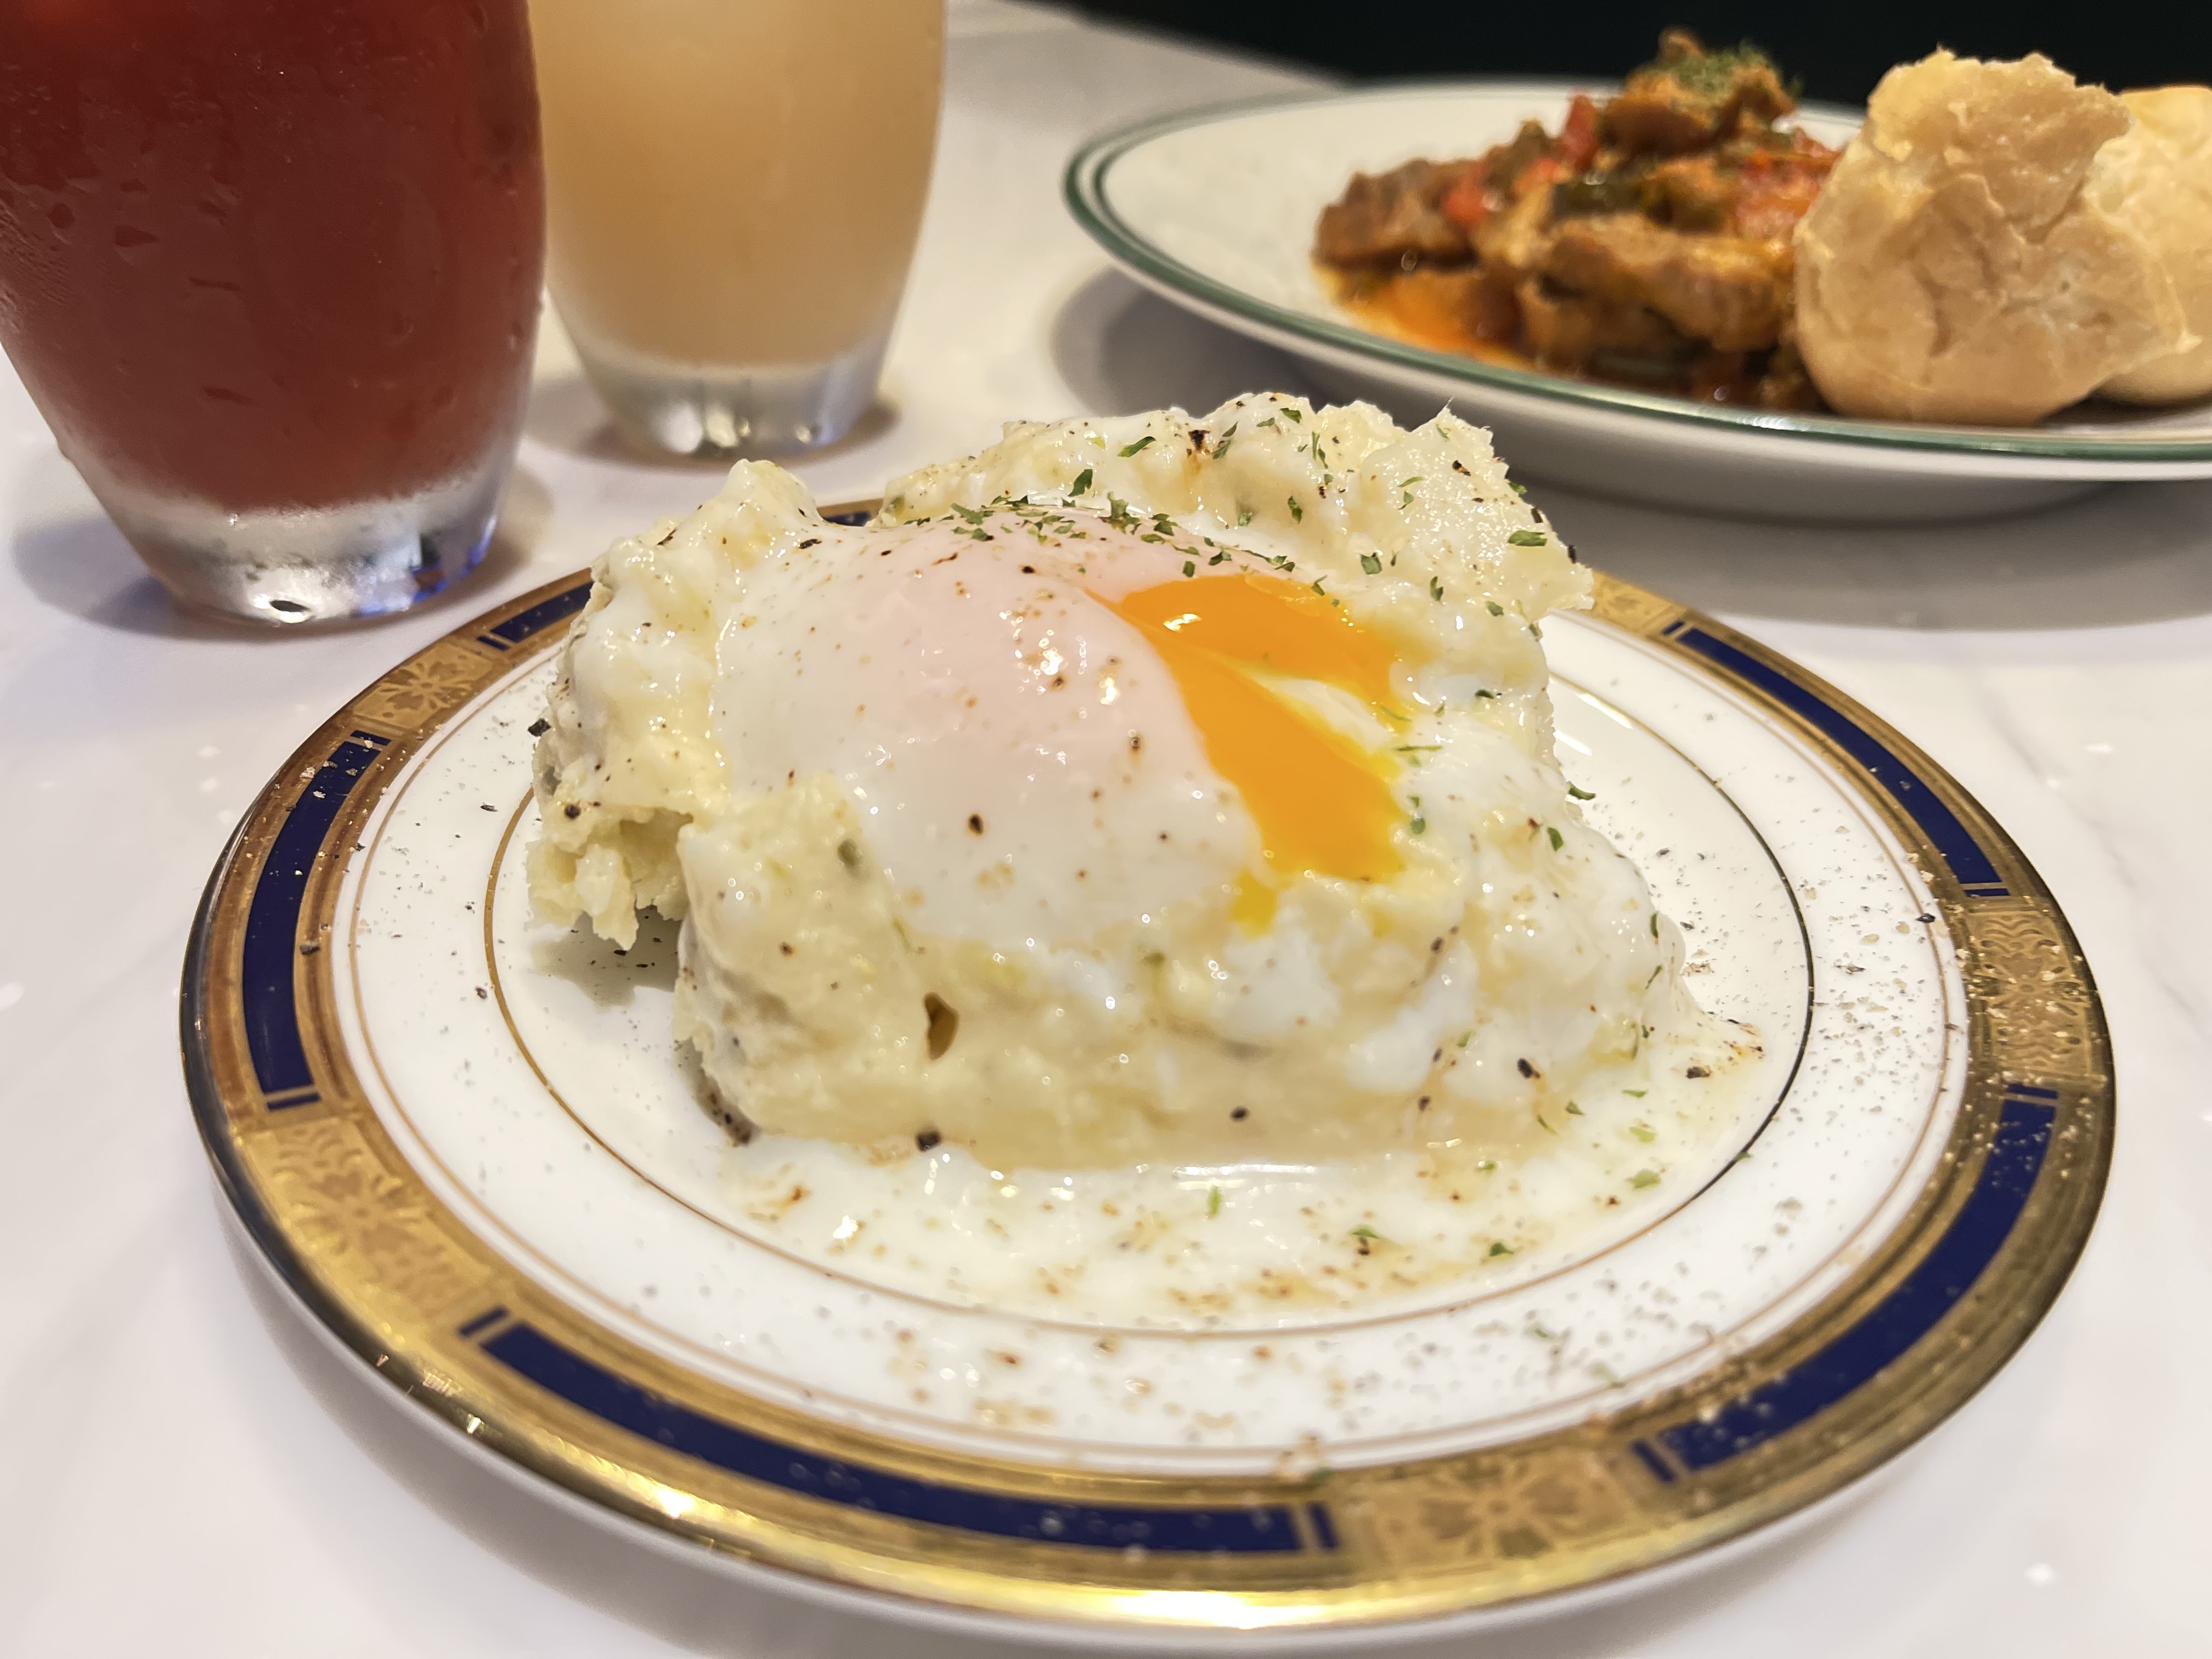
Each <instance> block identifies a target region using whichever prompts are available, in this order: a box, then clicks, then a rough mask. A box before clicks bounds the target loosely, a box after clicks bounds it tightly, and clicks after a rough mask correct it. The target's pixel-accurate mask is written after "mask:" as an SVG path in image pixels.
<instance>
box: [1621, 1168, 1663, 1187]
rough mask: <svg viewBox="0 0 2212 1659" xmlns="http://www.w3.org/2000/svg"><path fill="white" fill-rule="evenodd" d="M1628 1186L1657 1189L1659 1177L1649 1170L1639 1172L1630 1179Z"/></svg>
mask: <svg viewBox="0 0 2212 1659" xmlns="http://www.w3.org/2000/svg"><path fill="white" fill-rule="evenodd" d="M1628 1184H1629V1185H1630V1186H1632V1187H1636V1188H1644V1187H1656V1186H1657V1185H1658V1184H1659V1177H1658V1176H1656V1175H1654V1174H1652V1173H1651V1171H1650V1170H1638V1171H1637V1172H1636V1173H1635V1174H1634V1175H1632V1176H1629V1177H1628Z"/></svg>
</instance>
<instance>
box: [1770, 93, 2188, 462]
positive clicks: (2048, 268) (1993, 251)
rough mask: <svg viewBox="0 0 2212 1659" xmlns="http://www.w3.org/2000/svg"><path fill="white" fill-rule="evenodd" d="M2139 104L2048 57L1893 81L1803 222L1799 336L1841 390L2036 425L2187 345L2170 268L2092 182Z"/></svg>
mask: <svg viewBox="0 0 2212 1659" xmlns="http://www.w3.org/2000/svg"><path fill="white" fill-rule="evenodd" d="M2129 125H2130V116H2129V114H2128V111H2127V106H2125V105H2124V104H2123V103H2121V102H2120V100H2118V99H2117V98H2115V97H2114V96H2112V94H2110V93H2108V92H2105V91H2103V90H2101V89H2100V88H2094V87H2081V86H2076V85H2075V82H2074V80H2073V77H2072V76H2069V75H2067V74H2066V73H2064V72H2063V70H2058V69H2056V68H2054V67H2053V66H2052V65H2051V62H2050V60H2049V59H2048V58H2039V57H2032V58H2022V59H2021V61H2019V62H2018V63H1983V62H1981V61H1979V60H1978V59H1975V58H1954V56H1952V55H1951V54H1950V53H1949V52H1937V53H1936V54H1935V55H1934V56H1933V57H1931V58H1923V59H1922V60H1921V61H1920V62H1919V63H1917V64H1905V65H1903V66H1902V67H1900V68H1898V69H1893V70H1891V71H1890V72H1889V73H1888V74H1887V75H1886V76H1883V77H1882V80H1881V85H1880V86H1878V87H1876V88H1875V92H1874V97H1873V99H1872V100H1870V101H1869V105H1868V108H1867V122H1866V125H1865V126H1864V127H1863V129H1862V130H1861V131H1860V132H1859V134H1858V136H1857V137H1855V138H1853V139H1852V140H1851V142H1850V148H1848V149H1845V150H1844V155H1843V157H1842V159H1841V160H1840V161H1838V162H1837V164H1836V167H1835V171H1834V172H1833V173H1832V174H1830V176H1829V179H1828V182H1827V184H1826V187H1824V188H1823V189H1822V191H1820V197H1819V199H1818V200H1817V201H1815V202H1814V204H1813V208H1812V210H1811V211H1810V212H1809V213H1808V214H1807V215H1806V216H1805V217H1804V219H1803V220H1802V222H1800V223H1799V225H1798V227H1797V234H1796V248H1797V273H1796V297H1797V329H1798V341H1799V344H1800V347H1801V348H1802V351H1803V353H1804V357H1805V363H1806V367H1807V368H1808V369H1809V370H1810V371H1811V373H1812V376H1813V380H1814V384H1815V385H1817V386H1819V387H1820V394H1821V396H1822V397H1824V398H1826V399H1827V401H1828V403H1829V404H1830V405H1831V406H1832V407H1833V408H1835V409H1837V410H1841V411H1842V412H1843V413H1844V414H1847V415H1867V416H1881V417H1885V418H1895V419H1905V420H1916V421H1964V422H1989V423H1991V424H1996V425H2024V424H2026V423H2027V422H2031V421H2036V420H2040V419H2041V418H2042V417H2043V416H2045V415H2048V414H2050V413H2051V411H2052V410H2056V409H2061V408H2063V407H2064V406H2065V405H2066V404H2070V403H2072V402H2074V401H2075V399H2076V398H2082V397H2086V396H2087V395H2088V393H2090V392H2093V391H2094V390H2095V389H2096V388H2097V387H2098V386H2101V385H2103V384H2104V383H2105V382H2106V381H2107V380H2110V379H2112V376H2114V375H2115V374H2123V373H2124V372H2125V371H2127V370H2129V369H2131V368H2136V367H2137V366H2138V365H2139V364H2141V363H2143V362H2146V361H2148V360H2149V359H2151V358H2154V357H2157V356H2162V355H2164V354H2165V353H2166V352H2168V351H2170V350H2172V349H2173V348H2174V347H2175V346H2177V345H2179V344H2180V343H2183V342H2184V341H2185V339H2186V338H2187V332H2186V330H2185V327H2184V325H2183V321H2182V312H2181V307H2180V304H2179V301H2177V300H2176V298H2175V297H2174V291H2173V284H2172V282H2171V281H2170V280H2169V279H2168V278H2167V276H2166V273H2165V271H2164V270H2163V269H2162V268H2161V267H2160V264H2159V263H2158V260H2157V258H2155V256H2154V254H2153V253H2152V252H2151V251H2150V250H2149V248H2148V246H2146V244H2145V243H2144V241H2143V240H2142V237H2141V236H2140V235H2139V234H2137V233H2136V231H2135V230H2134V229H2133V228H2130V227H2129V226H2128V225H2126V224H2124V223H2123V222H2120V221H2118V220H2117V219H2115V218H2114V217H2113V216H2112V215H2111V214H2109V213H2107V212H2106V210H2104V209H2103V208H2102V207H2100V205H2099V204H2097V203H2096V202H2095V201H2093V200H2092V199H2091V198H2090V197H2089V196H2088V195H2087V193H2086V192H2085V191H2084V190H2083V184H2084V181H2085V180H2086V179H2087V178H2088V175H2089V173H2090V167H2091V163H2092V162H2093V160H2094V159H2095V157H2096V155H2097V152H2098V150H2099V149H2100V148H2102V147H2103V146H2104V145H2105V144H2106V143H2107V142H2108V141H2110V140H2112V139H2113V138H2117V137H2119V136H2120V134H2122V133H2124V132H2125V131H2127V130H2128V127H2129Z"/></svg>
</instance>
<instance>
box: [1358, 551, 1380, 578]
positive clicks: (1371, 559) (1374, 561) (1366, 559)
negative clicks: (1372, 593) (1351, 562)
mask: <svg viewBox="0 0 2212 1659" xmlns="http://www.w3.org/2000/svg"><path fill="white" fill-rule="evenodd" d="M1359 568H1361V569H1362V570H1364V571H1365V572H1366V573H1367V574H1369V575H1370V576H1379V575H1381V574H1383V561H1382V560H1381V559H1380V558H1378V557H1377V556H1376V555H1374V554H1372V553H1362V554H1361V555H1360V556H1359Z"/></svg>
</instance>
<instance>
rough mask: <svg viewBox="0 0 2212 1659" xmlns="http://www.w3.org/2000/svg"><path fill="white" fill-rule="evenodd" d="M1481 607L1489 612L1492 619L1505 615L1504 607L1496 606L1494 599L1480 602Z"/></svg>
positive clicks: (1496, 602)
mask: <svg viewBox="0 0 2212 1659" xmlns="http://www.w3.org/2000/svg"><path fill="white" fill-rule="evenodd" d="M1482 605H1483V609H1484V610H1486V611H1489V612H1490V614H1491V615H1492V616H1493V617H1502V616H1504V614H1505V607H1504V605H1500V604H1498V601H1497V600H1495V599H1485V600H1484V601H1483V602H1482Z"/></svg>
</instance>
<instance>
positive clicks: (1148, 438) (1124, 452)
mask: <svg viewBox="0 0 2212 1659" xmlns="http://www.w3.org/2000/svg"><path fill="white" fill-rule="evenodd" d="M1151 443H1152V434H1151V433H1149V432H1147V433H1146V434H1145V435H1144V436H1143V437H1141V438H1139V439H1138V440H1137V441H1136V442H1134V443H1133V444H1124V445H1122V446H1121V459H1123V460H1125V461H1126V460H1127V459H1129V457H1130V456H1132V455H1133V454H1135V453H1137V452H1138V451H1139V450H1140V449H1144V448H1146V447H1149V446H1150V445H1151ZM1515 533H1516V535H1517V534H1520V533H1522V532H1515Z"/></svg>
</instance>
